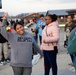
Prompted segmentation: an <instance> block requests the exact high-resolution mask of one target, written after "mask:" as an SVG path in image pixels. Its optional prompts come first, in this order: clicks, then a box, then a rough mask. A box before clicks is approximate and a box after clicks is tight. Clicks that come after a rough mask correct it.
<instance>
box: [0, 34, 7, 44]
mask: <svg viewBox="0 0 76 75" xmlns="http://www.w3.org/2000/svg"><path fill="white" fill-rule="evenodd" d="M5 42H7V40H6V39H5V38H4V37H3V36H2V35H1V33H0V43H5Z"/></svg>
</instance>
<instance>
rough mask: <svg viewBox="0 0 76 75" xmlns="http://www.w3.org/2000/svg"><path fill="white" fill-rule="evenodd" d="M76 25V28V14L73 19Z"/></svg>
mask: <svg viewBox="0 0 76 75" xmlns="http://www.w3.org/2000/svg"><path fill="white" fill-rule="evenodd" d="M72 22H73V23H74V25H75V26H76V14H74V17H73V21H72Z"/></svg>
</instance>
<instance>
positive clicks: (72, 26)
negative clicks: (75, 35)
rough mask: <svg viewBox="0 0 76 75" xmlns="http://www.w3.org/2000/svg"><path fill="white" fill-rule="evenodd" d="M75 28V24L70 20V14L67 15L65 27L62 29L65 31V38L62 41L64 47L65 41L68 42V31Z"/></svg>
mask: <svg viewBox="0 0 76 75" xmlns="http://www.w3.org/2000/svg"><path fill="white" fill-rule="evenodd" d="M74 28H75V24H74V23H73V22H72V16H71V15H68V16H67V22H66V24H65V28H64V31H65V32H66V40H65V41H64V47H65V48H66V46H67V42H68V37H69V35H70V32H71V31H72V29H74Z"/></svg>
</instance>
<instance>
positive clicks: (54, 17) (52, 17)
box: [47, 14, 57, 22]
mask: <svg viewBox="0 0 76 75" xmlns="http://www.w3.org/2000/svg"><path fill="white" fill-rule="evenodd" d="M47 16H49V17H50V18H51V19H52V22H54V21H56V20H57V15H56V14H48V15H47Z"/></svg>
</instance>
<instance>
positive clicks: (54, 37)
mask: <svg viewBox="0 0 76 75" xmlns="http://www.w3.org/2000/svg"><path fill="white" fill-rule="evenodd" d="M56 21H57V16H56V15H55V14H54V15H50V14H48V15H47V16H46V26H45V28H44V29H43V31H42V44H41V50H43V54H44V68H45V74H44V75H49V72H50V66H52V74H53V75H57V62H56V59H57V52H58V41H59V27H58V25H56V24H58V23H57V22H56Z"/></svg>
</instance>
